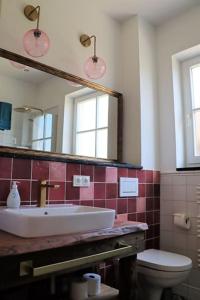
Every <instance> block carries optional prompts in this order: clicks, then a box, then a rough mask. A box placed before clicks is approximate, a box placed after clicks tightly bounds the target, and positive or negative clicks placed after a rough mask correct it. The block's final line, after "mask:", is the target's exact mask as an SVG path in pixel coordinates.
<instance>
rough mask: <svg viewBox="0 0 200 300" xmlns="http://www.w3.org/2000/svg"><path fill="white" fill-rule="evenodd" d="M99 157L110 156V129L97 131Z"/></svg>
mask: <svg viewBox="0 0 200 300" xmlns="http://www.w3.org/2000/svg"><path fill="white" fill-rule="evenodd" d="M97 157H99V158H108V129H102V130H98V131H97Z"/></svg>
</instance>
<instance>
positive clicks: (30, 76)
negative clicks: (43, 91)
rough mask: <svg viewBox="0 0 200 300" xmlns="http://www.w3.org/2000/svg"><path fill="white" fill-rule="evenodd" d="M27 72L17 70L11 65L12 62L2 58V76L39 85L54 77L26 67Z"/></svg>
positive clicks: (0, 60)
mask: <svg viewBox="0 0 200 300" xmlns="http://www.w3.org/2000/svg"><path fill="white" fill-rule="evenodd" d="M26 70H28V71H27V72H24V70H23V69H17V68H15V67H14V66H13V65H12V64H11V62H10V61H9V60H7V59H4V58H2V57H1V58H0V74H1V75H4V76H7V77H11V78H15V79H18V80H22V81H26V82H29V83H33V84H39V83H41V82H42V81H43V80H46V79H49V78H51V77H53V76H52V75H50V74H48V73H45V72H41V71H39V70H36V69H33V68H30V67H26Z"/></svg>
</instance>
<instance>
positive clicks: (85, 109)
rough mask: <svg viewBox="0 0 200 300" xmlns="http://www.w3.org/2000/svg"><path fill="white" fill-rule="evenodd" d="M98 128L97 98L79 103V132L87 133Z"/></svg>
mask: <svg viewBox="0 0 200 300" xmlns="http://www.w3.org/2000/svg"><path fill="white" fill-rule="evenodd" d="M95 127H96V98H92V99H89V100H85V101H81V102H78V104H77V128H76V130H77V131H86V130H91V129H95Z"/></svg>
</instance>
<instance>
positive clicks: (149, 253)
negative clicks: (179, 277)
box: [137, 249, 192, 272]
mask: <svg viewBox="0 0 200 300" xmlns="http://www.w3.org/2000/svg"><path fill="white" fill-rule="evenodd" d="M137 262H138V265H140V266H143V267H147V268H150V269H154V270H159V271H165V272H183V271H187V270H190V269H191V267H192V260H191V259H190V258H188V257H186V256H183V255H180V254H176V253H171V252H167V251H162V250H156V249H148V250H145V251H143V252H142V253H139V254H138V255H137Z"/></svg>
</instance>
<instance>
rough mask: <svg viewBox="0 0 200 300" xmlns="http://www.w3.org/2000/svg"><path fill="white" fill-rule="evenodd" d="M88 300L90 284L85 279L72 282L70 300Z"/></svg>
mask: <svg viewBox="0 0 200 300" xmlns="http://www.w3.org/2000/svg"><path fill="white" fill-rule="evenodd" d="M87 298H88V282H87V280H86V279H84V278H80V279H75V280H73V281H72V282H71V288H70V300H85V299H87Z"/></svg>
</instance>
